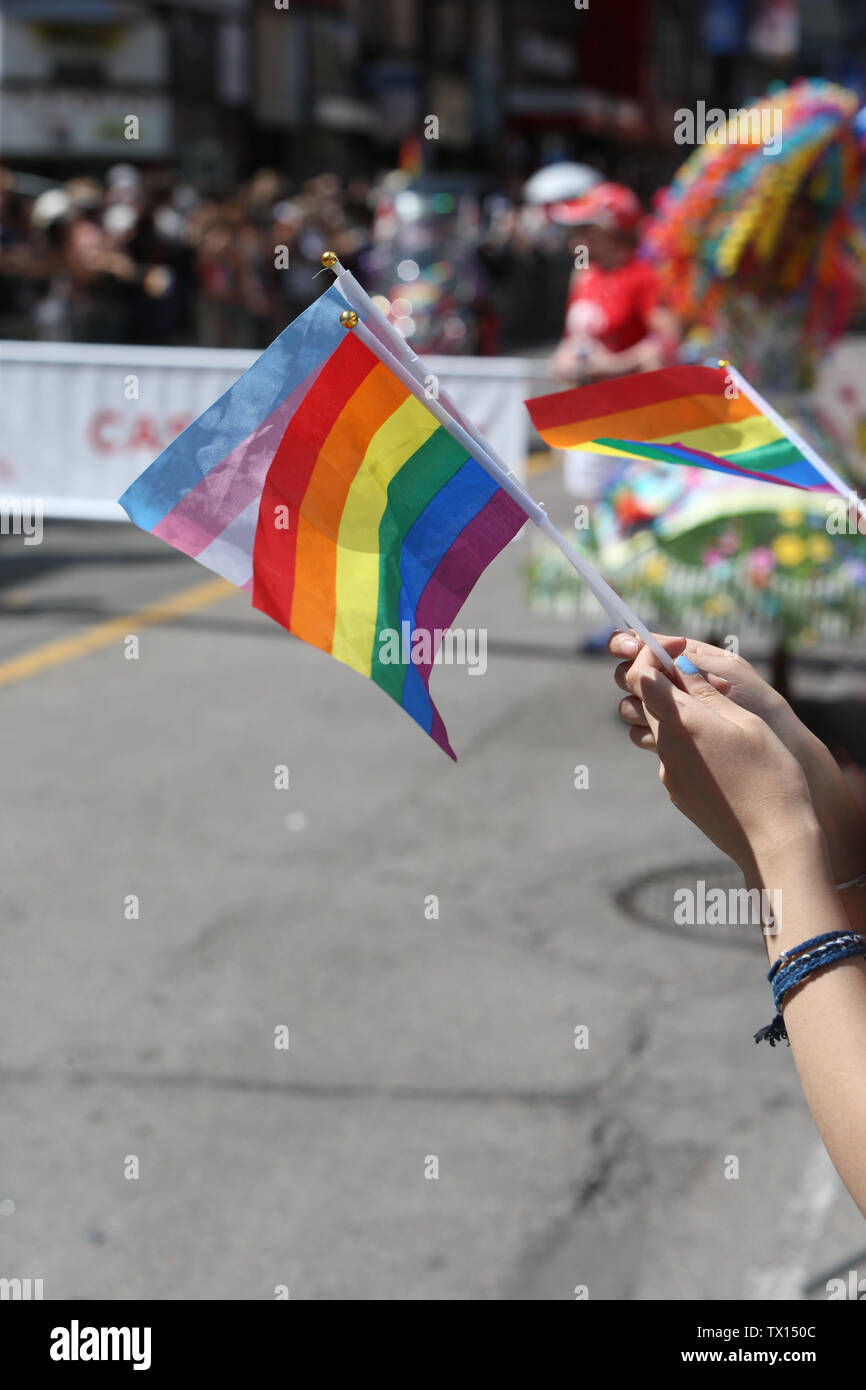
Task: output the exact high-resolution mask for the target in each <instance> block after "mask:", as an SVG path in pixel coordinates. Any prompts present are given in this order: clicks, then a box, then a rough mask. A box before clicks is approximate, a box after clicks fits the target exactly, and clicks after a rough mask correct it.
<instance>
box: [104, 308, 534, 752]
mask: <svg viewBox="0 0 866 1390" xmlns="http://www.w3.org/2000/svg"><path fill="white" fill-rule="evenodd" d="M345 307H346V301H345V299H344V298H343V297H342V296H341V295H340V293H339V291H338V290H337V289H336V288H335V287H333V286H332V287H331V288H330V289H328V290H327V291H326V292H325V293H324V294H323V295H322V296H321V297H320V298H319V299H317V300H316V301H315V303H313V304H312V305H311V306H310V308H309V309H307V310H306V311H305V312H304V313H303V314H301V315H300V317H299V318H297V319H295V320H294V322H293V323H291V324H289V326H288V328H286V329H285V330H284V331H283V332H282V333H281V334H280V336H279V337H278V338H276V339H275V341H274V342H273V343H272V344H271V345H270V347H269V348H268V349H267V350H266V351H265V352H264V353H262V355H261V357H259V358H257V360H256V361H255V362H254V363H253V365H252V366H251V367H250V368H249V370H248V371H247V372H245V373H244V375H243V376H242V377H240V379H239V380H238V381H236V382H235V383H234V385H233V386H231V387H230V388H229V390H228V391H226V392H225V394H224V395H223V396H221V397H220V398H219V400H218V401H216V402H215V403H214V404H213V405H212V406H210V407H209V409H208V410H206V411H205V412H204V414H203V415H201V416H199V418H198V419H197V420H195V421H193V423H192V424H191V425H190V426H189V427H188V428H187V429H186V430H184V432H183V433H182V434H181V435H179V436H178V437H177V439H175V440H174V441H173V443H171V444H170V445H169V446H168V448H167V449H166V450H165V451H164V452H163V453H162V454H160V456H159V458H158V459H156V461H155V462H154V463H152V464H151V465H150V467H149V468H148V469H146V471H145V472H144V473H142V475H141V476H140V477H139V478H137V479H136V481H135V482H134V483H133V484H132V486H131V487H129V488H128V489H127V491H126V492H125V493H124V494H123V496H122V497H121V498H120V502H121V505H122V506H123V507H124V509H125V510H126V511H127V513H128V514H129V516H130V518H131V519H132V520H133V521H134V522H135V523H136V524H137V525H138V526H140V527H141V528H142V529H143V530H145V531H150V532H152V533H153V535H155V536H159V537H160V538H161V539H162V540H165V541H167V542H168V543H169V544H170V545H172V546H174V547H175V548H176V549H177V550H181V551H183V553H184V554H186V555H190V556H192V557H193V558H194V559H195V560H198V562H199V563H200V564H202V565H205V566H207V568H208V569H211V570H213V571H214V572H215V573H217V574H220V575H222V576H223V577H224V578H225V579H228V580H230V581H231V583H233V584H236V585H238V586H239V587H240V588H243V589H245V590H247V591H248V592H249V593H250V595H251V598H252V602H253V605H254V606H255V607H256V608H259V609H261V610H262V611H263V612H265V613H267V614H268V615H269V616H270V617H272V618H274V619H275V620H276V621H277V622H278V623H281V624H282V626H283V627H285V628H288V630H289V631H290V632H292V633H294V634H295V636H296V637H300V638H301V639H302V640H303V641H304V642H308V643H310V645H311V646H314V647H319V648H321V650H322V651H325V652H329V653H330V655H331V656H333V657H336V658H337V660H338V661H342V662H344V663H345V664H346V665H347V666H351V667H352V668H353V669H354V670H355V671H358V672H359V673H360V674H361V675H362V676H367V677H369V678H370V679H371V680H373V681H374V682H375V683H376V684H377V685H378V686H380V687H381V689H382V690H384V691H386V692H387V693H388V694H389V695H390V696H391V697H392V699H394V700H396V702H397V703H398V704H399V705H401V706H402V708H403V709H404V710H405V711H406V712H407V714H409V715H411V717H412V718H413V719H414V720H415V721H416V722H417V723H418V724H420V725H421V727H422V728H423V729H424V730H425V731H426V732H427V733H428V734H429V735H430V736H431V738H433V739H434V740H435V742H436V743H437V744H438V745H439V746H440V748H442V749H443V750H444V751H445V752H446V753H448V755H449V756H450V757H452V758H455V760H456V755H455V753H454V751H453V749H452V747H451V744H450V743H449V741H448V735H447V732H446V729H445V725H444V723H443V722H442V718H441V716H440V714H439V711H438V710H437V708H436V705H435V704H434V702H433V699H432V697H431V695H430V692H429V682H430V675H431V671H432V667H433V664H434V662H435V660H436V655H437V652H438V651H439V649H440V646H441V644H442V640H443V638H444V636H445V634H446V632H447V631H448V629H449V628H450V627H451V624H452V623H453V621H454V618H455V617H456V615H457V613H458V612H459V610H460V608H461V607H462V605H463V602H464V600H465V599H466V597H467V595H468V594H469V592H470V590H471V589H472V587H473V586H474V584H475V583H476V581H477V580H478V578H479V576H480V575H481V574H482V573H483V571H484V570H485V569H486V568H487V566H488V565H489V564H490V562H491V560H493V559H494V557H495V556H496V555H497V554H498V553H499V551H500V550H501V549H502V547H503V546H504V545H505V544H507V542H508V541H509V540H511V539H512V538H513V536H514V535H516V533H517V532H518V531H519V530H520V528H521V527H522V526H523V524H524V522H525V521H526V513H525V512H524V510H523V509H522V508H521V507H520V506H518V504H517V503H516V502H515V501H514V500H513V499H512V498H511V497H509V496H508V495H507V494H506V493H505V492H504V491H503V490H502V489H501V487H500V486H499V484H498V483H497V482H496V481H495V479H494V478H493V477H492V475H491V474H490V473H489V472H487V471H486V470H485V469H484V468H482V467H481V465H480V464H479V463H478V462H477V461H476V460H475V459H474V458H472V457H471V456H470V455H469V454H468V453H467V452H466V450H465V449H464V448H463V447H462V446H461V445H460V444H459V443H457V442H456V441H455V439H454V438H453V437H452V435H451V434H450V433H449V431H448V430H447V429H445V428H444V426H443V425H441V424H440V423H439V421H438V420H437V419H436V417H435V416H434V415H433V414H432V413H431V412H430V411H429V410H428V409H427V408H426V406H425V405H424V403H423V400H421V399H419V398H418V397H417V396H416V395H415V394H413V392H411V391H410V390H409V388H408V386H407V385H405V384H404V383H403V381H402V380H401V379H400V378H399V377H398V376H397V375H395V374H394V373H393V372H392V371H391V370H390V369H389V367H388V366H387V365H386V364H385V363H384V362H382V361H381V360H380V359H379V358H378V357H377V356H376V354H375V353H374V352H372V351H371V350H370V349H369V348H368V347H367V346H366V345H365V344H364V343H363V342H361V341H360V340H359V339H358V338H356V337H355V336H354V335H353V333H352V331H351V330H347V329H346V328H344V327H343V326H342V325H341V323H340V313H341V311H342V310H343V309H345ZM407 637H408V638H409V640H408V641H407V640H406V639H407ZM395 658H396V659H395Z"/></svg>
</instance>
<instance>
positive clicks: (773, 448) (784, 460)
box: [719, 438, 803, 473]
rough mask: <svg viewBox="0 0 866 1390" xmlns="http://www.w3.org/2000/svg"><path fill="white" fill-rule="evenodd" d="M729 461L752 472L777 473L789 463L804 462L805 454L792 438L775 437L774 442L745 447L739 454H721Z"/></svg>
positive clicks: (721, 456)
mask: <svg viewBox="0 0 866 1390" xmlns="http://www.w3.org/2000/svg"><path fill="white" fill-rule="evenodd" d="M719 457H720V458H723V459H727V461H728V463H735V464H736V465H737V467H738V468H746V469H748V470H749V472H750V473H775V471H776V469H777V468H784V467H786V465H787V464H789V463H802V461H803V455H802V454H801V453H800V450H799V449H798V448H797V446H796V444H792V443H791V441H790V439H784V438H783V439H774V440H773V442H772V444H761V445H760V446H759V447H758V448H757V449H743V450H742V452H741V453H738V454H720V455H719Z"/></svg>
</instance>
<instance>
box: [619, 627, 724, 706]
mask: <svg viewBox="0 0 866 1390" xmlns="http://www.w3.org/2000/svg"><path fill="white" fill-rule="evenodd" d="M655 636H656V638H657V639H658V641H659V642H660V643H661V645H662V646H663V647H664V649H665V651H666V652H668V653H669V655H670V656H672V657H674V659H676V658H677V657H678V656H680V655H681V654H685V656H687V657H688V658H689V659H690V660H691V662H692V664H693V665H695V666H697V667H698V668H699V669H700V670H701V671H703V673H704V675H705V676H706V678H707V680H708V681H709V682H710V684H711V685H714V686H715V687H716V689H717V690H720V691H721V692H722V694H723V695H727V694H729V693H730V691H731V690H732V689H733V687H732V685H731V682H730V681H729V680H727V679H726V677H725V676H723V675H721V674H720V673H719V672H717V671H712V670H710V669H709V668H710V667H712V666H722V667H728V668H729V669H730V663H732V662H737V663H739V664H740V666H742V664H743V663H742V662H741V660H740V658H739V657H738V656H735V655H734V653H733V652H729V651H725V650H724V648H722V647H713V646H711V645H710V643H709V642H698V641H696V640H695V639H694V638H691V637H669V636H665V635H664V634H662V633H659V632H657V633H655ZM607 645H608V651H609V652H610V653H611V655H612V656H622V657H626V658H628V659H629V660H630V661H633V660H634V658H635V657H636V656H637V654H638V652H639V651H640V649H641V647H642V646H643V643H642V642H641V640H640V638H639V637H635V635H634V633H633V632H615V633H614V634H613V635H612V637H611V638H610V640H609V642H608V644H607ZM617 670H619V668H617ZM615 679H617V678H616V676H615ZM617 684H618V685H622V681H620V680H619V679H617ZM623 688H625V687H624V686H623Z"/></svg>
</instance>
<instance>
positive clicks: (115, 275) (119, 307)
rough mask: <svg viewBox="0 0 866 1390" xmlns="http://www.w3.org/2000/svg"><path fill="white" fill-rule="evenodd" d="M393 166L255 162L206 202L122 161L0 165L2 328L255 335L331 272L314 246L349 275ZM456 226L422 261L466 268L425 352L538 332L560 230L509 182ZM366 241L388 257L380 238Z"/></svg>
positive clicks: (536, 338) (178, 340) (524, 341)
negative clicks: (42, 168)
mask: <svg viewBox="0 0 866 1390" xmlns="http://www.w3.org/2000/svg"><path fill="white" fill-rule="evenodd" d="M393 177H394V176H393V174H384V175H382V176H381V178H380V179H379V180H378V182H377V184H376V186H372V185H371V183H370V182H369V181H368V180H367V179H365V178H360V177H357V178H353V179H350V180H348V181H347V182H343V181H341V180H340V179H339V178H338V177H337V175H336V174H332V173H324V174H320V175H318V176H317V177H315V178H311V179H308V180H307V181H306V182H304V183H302V184H300V186H297V185H293V184H292V183H291V181H290V180H289V179H287V178H286V177H285V176H284V175H283V174H281V173H279V172H278V171H276V170H274V169H260V170H258V172H257V173H255V174H254V175H253V176H252V178H251V179H250V180H249V181H248V182H247V183H245V184H243V185H241V186H239V187H238V188H236V189H234V190H232V191H231V193H230V194H228V195H227V196H225V197H223V198H221V199H219V200H216V199H212V198H208V199H203V198H202V197H201V196H200V195H199V193H198V192H197V190H196V189H195V188H193V187H191V186H190V185H189V184H186V183H184V182H183V181H182V180H181V179H180V177H179V176H173V175H171V174H168V173H165V172H161V171H141V170H139V169H137V168H135V167H134V166H133V165H130V164H117V165H115V166H114V167H113V168H111V169H109V170H108V172H107V174H106V175H105V176H104V179H103V181H99V180H97V179H95V178H93V177H89V176H88V177H79V178H73V179H69V180H68V181H67V182H66V183H64V184H58V185H56V186H55V185H52V184H51V183H50V181H49V180H47V179H45V178H41V177H40V178H37V177H36V176H32V175H27V174H21V173H14V172H12V171H9V170H4V169H0V336H2V337H7V338H37V339H42V340H54V341H81V342H105V343H124V342H128V343H155V344H191V343H194V344H200V345H202V346H208V347H211V346H212V347H239V348H251V349H256V348H263V347H265V346H266V345H267V344H268V343H269V342H270V341H271V340H272V339H273V338H274V337H275V336H276V335H277V334H278V333H279V332H280V331H281V330H282V329H283V328H284V327H285V325H286V324H287V323H288V322H289V321H290V320H291V319H292V318H294V317H295V316H296V315H297V314H299V313H300V312H301V311H302V310H303V309H304V308H306V306H307V305H308V304H309V302H310V300H311V299H312V298H313V297H314V296H315V294H316V293H318V292H320V291H321V290H323V289H324V288H325V287H326V285H327V284H328V283H329V279H328V278H327V277H322V278H321V279H319V280H315V279H314V277H315V276H316V273H317V272H318V271H319V270H320V269H321V262H320V257H321V253H322V250H323V249H325V248H326V247H328V248H332V249H333V250H335V251H336V252H337V253H338V255H339V256H340V258H341V259H342V260H343V261H344V262H346V263H348V264H350V265H352V266H353V267H355V268H359V269H361V271H362V273H363V268H364V267H365V265H366V264H367V258H368V254H369V252H370V250H371V248H372V247H373V245H374V239H375V238H376V237H378V236H379V231H378V223H379V219H377V217H376V209H377V207H380V206H381V197H382V194H381V190H382V189H383V188H386V187H387V186H388V184H389V181H390V180H392V179H393ZM445 220H446V219H443V232H442V235H443V236H444V235H445V232H444V221H445ZM458 231H459V238H458V245H457V250H458V251H460V248H461V247H462V251H460V255H457V256H455V249H454V245H450V246H445V245H444V244H443V247H442V248H441V255H438V257H437V251H436V247H431V251H430V259H431V260H433V261H437V259H438V261H439V262H440V263H442V264H445V263H446V259H447V256H448V255H450V256H451V259H452V260H453V261H454V264H455V266H456V267H457V268H458V269H459V267H460V264H461V256H463V255H465V257H466V258H467V263H468V264H472V265H474V266H475V267H476V271H475V273H474V277H473V276H469V275H467V274H466V273H464V272H461V274H460V275H458V277H457V278H458V281H459V282H460V284H461V285H462V288H461V290H460V293H458V294H457V295H456V297H455V302H454V307H453V309H450V310H449V313H451V314H452V319H453V315H454V314H455V313H456V314H457V315H458V316H462V317H463V319H464V320H465V331H464V332H463V333H462V334H458V333H457V332H456V331H453V332H450V333H449V334H448V335H445V338H444V339H443V341H442V343H441V344H440V345H437V350H438V351H457V352H460V351H463V352H466V351H472V350H473V349H475V350H479V351H482V352H496V351H503V350H504V351H509V350H514V349H515V348H519V347H521V346H525V345H528V344H531V343H539V342H541V341H543V340H545V339H548V340H549V338H550V337H551V336H552V331H555V330H554V320H552V319H551V318H550V313H551V309H552V312H553V314H554V315H555V314H556V312H557V311H556V307H555V306H556V301H557V299H558V298H559V280H560V278H561V267H562V265H563V264H564V261H563V241H564V238H563V234H562V232H561V230H560V229H558V228H556V227H554V226H553V225H552V224H551V222H550V220H549V219H548V217H547V216H546V214H545V212H544V210H543V209H542V208H539V207H528V206H525V205H523V203H522V202H521V198H520V192H519V188H517V187H511V188H508V189H506V190H504V191H503V192H500V193H494V194H492V195H489V196H486V197H484V199H483V200H481V199H479V201H478V215H477V217H475V220H474V222H473V224H472V226H471V228H470V229H469V230H467V229H466V228H463V229H459V228H458ZM452 233H453V229H452ZM452 233H449V234H452ZM437 234H438V233H437ZM452 242H453V234H452ZM464 243H465V245H464ZM380 252H381V254H380V260H381V259H382V257H384V258H385V259H386V260H388V259H389V257H390V248H389V247H388V246H386V245H380ZM385 273H386V276H387V274H388V273H389V272H388V271H386V272H385ZM390 273H391V279H392V280H393V279H394V275H393V268H392V270H391V272H390ZM449 328H454V329H456V324H455V323H453V322H451V323H450V324H449ZM417 346H419V349H420V348H421V347H422V346H423V345H421V344H420V343H419V344H417Z"/></svg>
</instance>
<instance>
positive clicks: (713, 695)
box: [674, 652, 731, 706]
mask: <svg viewBox="0 0 866 1390" xmlns="http://www.w3.org/2000/svg"><path fill="white" fill-rule="evenodd" d="M674 665H675V666H676V668H677V670H678V671H679V673H680V680H681V682H682V686H683V689H684V690H687V691H688V692H689V694H690V695H694V696H696V697H697V698H698V699H700V700H706V701H707V703H708V704H709V705H711V706H712V705H714V704H728V703H729V701H728V700H727V699H726V698H725V697H726V695H727V692H728V690H730V688H731V687H730V682H728V681H726V680H724V679H722V678H721V677H716V676H714V677H713V678H712V684H711V683H710V681H709V680H707V678H706V677H705V676H704V675H703V674H702V672H701V671H699V670H698V668H697V666H695V664H694V662H693V661H690V660H689V658H688V657H687V656H686V654H685V652H681V653H680V655H679V656H678V657H677V659H676V661H675V662H674Z"/></svg>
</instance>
